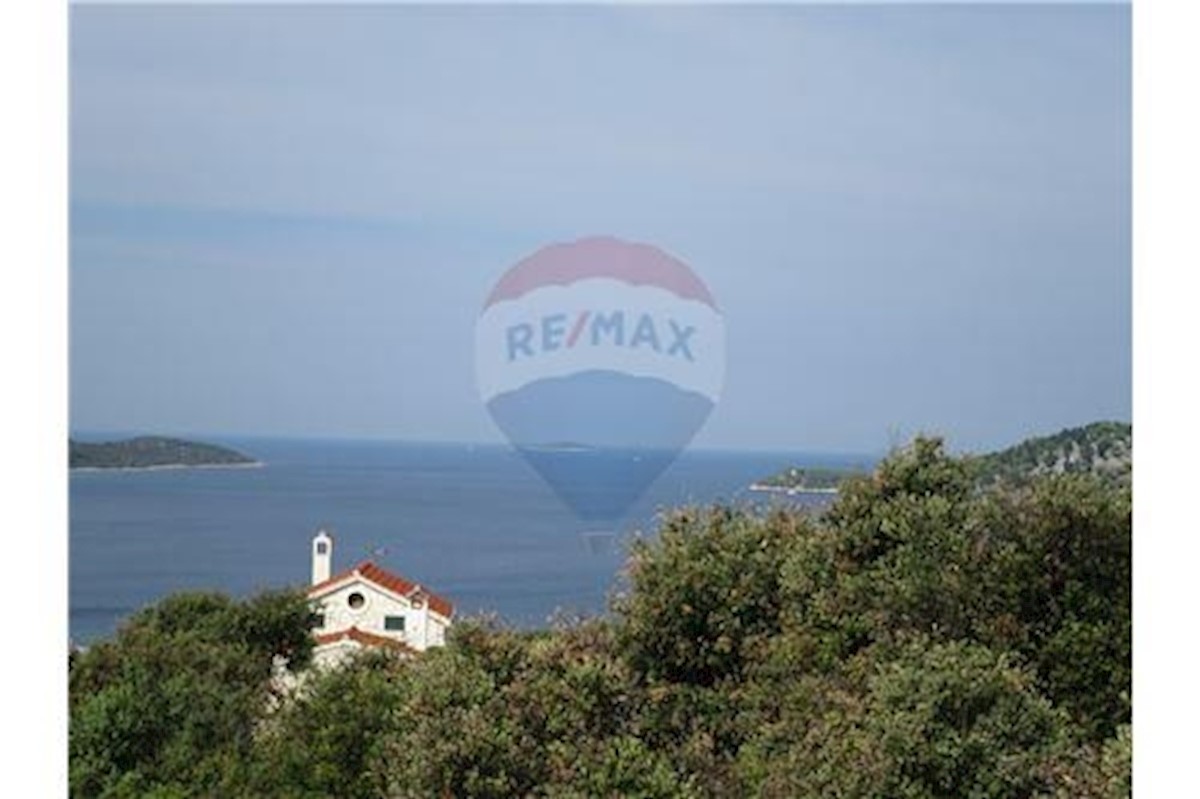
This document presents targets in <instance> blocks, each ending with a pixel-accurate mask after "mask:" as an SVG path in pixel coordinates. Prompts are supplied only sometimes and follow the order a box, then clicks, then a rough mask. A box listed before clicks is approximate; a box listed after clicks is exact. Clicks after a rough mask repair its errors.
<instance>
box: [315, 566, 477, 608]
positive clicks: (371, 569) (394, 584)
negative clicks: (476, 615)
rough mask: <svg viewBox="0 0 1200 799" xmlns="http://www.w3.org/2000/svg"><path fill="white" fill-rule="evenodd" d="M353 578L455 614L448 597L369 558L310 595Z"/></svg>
mask: <svg viewBox="0 0 1200 799" xmlns="http://www.w3.org/2000/svg"><path fill="white" fill-rule="evenodd" d="M353 578H358V579H362V580H365V581H366V582H368V583H372V584H373V585H376V586H378V587H380V588H383V589H386V590H388V591H391V592H392V593H393V594H397V595H399V596H402V597H404V598H405V599H407V600H409V601H410V602H419V601H422V600H424V601H425V602H428V603H429V609H430V610H432V611H433V612H434V613H437V614H440V615H442V616H445V617H446V618H447V619H448V618H450V617H451V616H453V615H454V604H453V603H452V602H450V601H449V600H448V599H445V598H444V597H440V596H438V595H437V594H435V593H433V592H432V591H429V590H427V589H425V588H424V587H422V586H421V585H420V584H418V583H414V582H412V581H411V580H406V579H405V578H403V577H401V576H400V575H398V574H393V573H392V572H389V571H388V570H386V569H382V568H380V567H379V566H377V565H375V563H374V562H372V561H369V560H367V561H363V562H362V563H360V564H358V565H357V566H355V567H353V568H351V569H347V570H346V571H343V572H339V573H338V574H335V575H333V576H332V577H330V578H329V579H328V580H325V581H323V582H320V583H317V584H316V585H314V586H312V587H311V588H309V589H308V596H309V597H314V598H315V597H318V596H322V595H324V594H326V593H329V592H330V591H331V590H333V589H334V588H337V587H340V584H341V583H343V582H346V581H347V580H350V579H353Z"/></svg>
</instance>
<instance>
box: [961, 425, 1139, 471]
mask: <svg viewBox="0 0 1200 799" xmlns="http://www.w3.org/2000/svg"><path fill="white" fill-rule="evenodd" d="M974 468H975V469H976V471H977V475H978V479H979V480H980V482H982V483H985V484H991V483H997V482H1009V483H1012V482H1024V481H1028V480H1029V479H1030V478H1032V477H1038V476H1041V475H1046V474H1063V473H1080V472H1086V473H1090V474H1095V475H1098V476H1099V477H1101V478H1103V479H1105V480H1108V481H1111V482H1113V483H1116V484H1122V485H1129V484H1130V481H1131V479H1132V476H1133V426H1132V425H1130V424H1127V423H1125V422H1093V423H1091V424H1089V425H1084V426H1083V427H1072V428H1070V429H1067V430H1061V431H1059V432H1058V433H1055V434H1054V435H1051V436H1041V437H1038V438H1030V439H1027V440H1025V441H1022V442H1021V443H1020V444H1017V445H1016V446H1013V447H1009V448H1008V449H1006V450H1002V451H1000V452H993V453H990V454H987V455H982V456H980V457H978V458H976V459H975V464H974Z"/></svg>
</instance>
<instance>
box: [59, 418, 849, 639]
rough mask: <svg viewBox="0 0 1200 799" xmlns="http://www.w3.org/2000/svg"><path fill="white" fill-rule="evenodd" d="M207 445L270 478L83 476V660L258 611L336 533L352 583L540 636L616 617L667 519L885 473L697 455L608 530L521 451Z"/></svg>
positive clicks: (788, 457)
mask: <svg viewBox="0 0 1200 799" xmlns="http://www.w3.org/2000/svg"><path fill="white" fill-rule="evenodd" d="M206 440H210V441H214V443H222V444H226V445H229V446H233V447H235V448H237V449H239V450H241V451H243V452H246V453H247V454H250V455H252V456H253V457H255V458H257V459H259V460H261V461H263V462H264V464H265V465H264V466H263V467H262V468H256V469H188V470H163V471H121V472H118V471H113V472H103V471H101V472H93V471H74V472H72V473H71V476H70V539H69V552H70V555H69V560H70V575H69V585H70V625H69V627H70V635H71V637H72V639H73V640H74V641H75V642H76V643H81V644H86V643H89V642H92V641H95V640H96V639H98V638H102V637H106V636H108V635H111V634H112V633H113V631H114V630H115V629H116V627H117V625H118V624H119V622H120V620H121V619H122V618H124V617H125V616H127V615H128V614H130V613H131V612H133V611H135V610H137V609H138V608H140V607H143V606H145V605H147V604H149V603H152V602H154V601H156V600H158V599H160V598H161V597H163V596H165V595H167V594H170V593H173V592H176V591H181V590H199V589H203V590H217V591H224V592H228V593H231V594H234V595H237V596H245V595H248V594H251V593H253V592H255V591H258V590H262V589H266V588H278V587H282V586H287V585H304V584H306V583H307V582H308V579H309V575H310V568H311V567H310V561H309V542H310V540H311V538H312V536H313V534H314V533H315V531H316V529H317V528H318V527H319V526H326V527H327V529H329V530H331V531H332V533H333V535H334V538H335V545H334V568H335V570H338V569H342V568H346V567H349V566H351V565H353V564H355V563H357V562H359V561H361V560H365V559H368V558H371V559H374V560H375V561H376V562H378V563H379V564H380V565H382V566H384V567H385V568H388V569H390V570H392V571H395V572H397V573H399V574H402V575H404V576H406V577H408V578H410V579H413V580H416V581H418V582H420V583H421V584H423V585H426V586H428V587H429V588H430V589H431V590H434V591H436V592H438V593H441V594H443V595H444V596H446V597H448V598H449V599H451V600H452V601H453V602H454V603H455V605H456V606H457V609H458V612H459V613H460V614H475V613H480V612H494V613H497V614H499V616H500V617H501V618H502V619H504V620H505V621H507V622H508V623H511V624H514V625H517V626H521V627H533V626H540V625H544V624H545V623H546V622H547V621H548V619H549V618H550V617H552V616H553V615H554V614H555V613H557V612H566V613H585V614H595V613H601V612H603V611H604V609H605V608H606V606H607V600H608V597H609V595H610V593H611V592H612V591H613V590H614V589H617V588H618V586H619V584H620V572H621V568H622V565H623V562H624V552H625V546H624V542H625V541H627V540H628V537H629V536H630V535H632V534H635V533H637V532H642V533H645V534H653V530H654V517H655V513H656V511H657V510H659V509H662V508H665V507H671V506H676V505H680V504H684V503H708V502H715V501H724V502H754V503H756V504H766V503H769V502H773V501H775V502H778V501H791V502H803V503H808V504H819V503H822V502H826V501H828V497H827V496H822V495H809V496H807V497H801V498H793V499H789V500H780V499H778V498H777V497H776V496H774V495H772V496H769V497H768V496H764V495H761V494H753V493H751V492H749V491H748V490H747V487H748V486H749V484H750V483H751V482H753V481H754V480H755V479H757V478H760V477H763V476H765V475H768V474H771V473H773V472H776V471H778V470H780V469H782V468H785V467H787V466H791V465H795V464H807V465H827V466H838V465H866V464H868V463H869V459H868V458H863V457H853V456H837V455H814V454H811V453H809V454H804V453H777V452H772V453H763V452H753V453H751V452H740V453H739V452H718V451H698V450H697V451H685V452H684V453H683V454H682V455H681V456H680V457H679V459H678V460H676V461H675V463H674V464H673V465H671V466H670V467H669V468H668V469H667V470H666V471H665V472H664V473H663V474H662V475H661V476H660V477H659V478H658V479H657V480H656V481H655V482H654V483H653V484H652V485H651V486H650V487H649V488H648V489H647V491H646V492H645V494H644V495H643V496H642V497H641V499H640V500H639V501H638V502H637V503H635V504H634V506H633V507H632V508H631V510H630V511H629V513H628V514H627V515H626V516H625V518H623V519H622V520H621V521H620V522H618V523H615V524H611V525H598V524H597V523H596V522H587V521H583V520H581V519H580V518H578V517H577V516H576V515H574V514H573V513H572V512H571V510H570V509H569V508H567V507H566V506H564V504H563V502H562V501H561V500H560V499H559V497H558V496H556V494H555V493H554V492H553V491H551V490H550V488H548V487H547V485H546V484H545V482H544V481H543V480H542V479H541V478H540V477H539V475H538V474H537V473H536V472H535V471H534V470H533V469H532V468H531V467H530V466H529V465H528V464H527V463H526V462H525V461H524V460H523V459H522V458H521V456H520V455H518V454H517V453H516V452H514V451H513V450H512V449H511V448H509V447H506V446H499V445H495V446H493V445H466V444H425V443H422V444H416V443H398V442H361V441H358V442H346V441H300V440H279V439H230V438H226V439H223V440H218V439H211V438H210V439H206ZM596 533H602V534H604V535H596ZM612 533H615V534H616V535H615V537H613V538H610V537H608V534H612Z"/></svg>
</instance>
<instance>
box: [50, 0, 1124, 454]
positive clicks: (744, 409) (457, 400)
mask: <svg viewBox="0 0 1200 799" xmlns="http://www.w3.org/2000/svg"><path fill="white" fill-rule="evenodd" d="M71 16H72V29H71V114H72V116H71V178H72V186H71V206H72V207H71V211H72V220H71V273H70V278H71V297H70V300H71V311H70V316H71V373H70V374H71V424H72V427H73V428H75V429H100V430H104V429H110V430H144V431H148V432H193V433H195V432H210V433H261V434H295V435H345V436H380V437H389V438H395V437H408V438H426V439H455V440H499V433H498V432H497V430H496V428H495V427H494V426H493V424H492V422H491V420H490V418H489V417H488V415H487V413H486V411H485V409H484V407H483V405H482V403H481V402H480V400H479V398H478V395H477V393H476V390H475V377H474V366H473V364H474V360H473V358H474V356H473V351H472V348H473V345H474V339H473V336H474V321H475V317H476V315H477V314H478V312H479V309H480V307H481V305H482V303H483V301H484V298H485V297H486V295H487V293H488V290H489V289H490V287H491V285H492V283H493V282H494V281H495V280H496V279H497V278H498V277H499V276H500V275H501V274H502V273H503V272H504V271H505V270H506V269H507V268H508V267H509V266H511V265H512V264H513V263H515V262H516V261H517V260H519V259H520V258H522V257H524V256H525V255H527V254H529V253H530V252H532V251H533V250H535V249H537V248H538V247H540V246H542V245H543V244H546V243H549V242H553V241H560V240H570V239H575V238H579V237H582V236H586V235H592V234H610V235H615V236H619V237H621V238H625V239H632V240H640V241H647V242H650V243H653V244H656V245H657V246H659V247H662V248H663V249H665V250H667V251H669V252H671V253H673V254H675V255H676V256H678V257H680V258H682V259H683V260H685V261H687V262H688V263H689V264H690V265H691V266H692V268H693V269H694V270H695V271H696V272H697V273H698V274H699V275H700V276H701V277H702V278H703V279H704V280H705V282H706V283H707V284H708V286H709V288H710V289H711V290H712V293H713V295H714V296H715V297H716V298H717V301H718V303H719V304H720V306H721V309H722V311H723V313H724V315H725V321H726V328H727V331H728V344H727V376H726V385H725V390H724V393H723V397H722V400H721V402H720V404H718V406H717V407H716V410H715V411H714V412H713V414H712V416H711V418H710V419H709V422H708V425H707V427H706V428H705V429H704V430H703V431H702V432H701V434H700V435H699V436H698V438H697V440H696V442H695V443H696V445H698V446H711V447H751V448H781V449H782V448H786V449H808V450H841V451H876V450H880V449H882V448H884V447H886V446H887V444H888V443H889V440H890V439H891V438H892V437H894V436H897V435H899V436H904V437H907V436H908V435H911V434H912V433H913V432H916V431H918V430H930V431H937V432H942V433H945V434H946V435H947V436H948V437H949V438H950V441H951V443H952V445H954V446H956V447H959V448H980V447H992V446H997V445H1002V444H1005V443H1008V442H1011V441H1013V440H1016V439H1018V438H1020V437H1023V436H1025V435H1027V434H1029V433H1033V432H1050V431H1054V430H1057V429H1058V428H1060V427H1064V426H1068V425H1073V424H1078V423H1082V422H1086V421H1090V420H1093V419H1097V418H1124V419H1128V418H1129V416H1130V381H1131V377H1130V360H1131V346H1130V249H1129V248H1130V227H1129V211H1130V198H1129V192H1130V154H1129V147H1130V97H1129V94H1130V74H1129V71H1130V52H1129V49H1130V48H1129V9H1128V7H1127V6H1094V7H1087V6H1073V7H1063V6H1058V7H1055V6H1022V7H1000V8H997V7H937V6H912V7H906V6H899V7H879V6H875V7H868V6H850V7H840V8H839V7H803V6H802V7H794V8H780V7H770V8H754V9H729V8H702V7H697V8H650V7H640V8H639V7H592V8H565V7H560V8H554V7H541V8H538V7H519V8H492V7H470V8H458V9H428V8H416V7H386V8H385V7H370V6H366V7H357V8H342V9H337V8H332V7H288V8H280V7H276V8H269V7H267V8H264V7H258V8H231V7H191V8H164V7H146V6H142V7H138V6H131V7H93V6H84V7H79V6H77V7H75V8H74V9H73V10H72V15H71Z"/></svg>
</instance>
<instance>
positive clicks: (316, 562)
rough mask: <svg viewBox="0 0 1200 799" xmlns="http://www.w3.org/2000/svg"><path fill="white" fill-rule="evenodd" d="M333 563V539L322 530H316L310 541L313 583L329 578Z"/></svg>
mask: <svg viewBox="0 0 1200 799" xmlns="http://www.w3.org/2000/svg"><path fill="white" fill-rule="evenodd" d="M332 564H333V539H332V538H330V537H329V533H327V532H325V531H324V530H318V531H317V535H316V537H315V538H313V543H312V581H313V585H316V584H317V583H323V582H325V581H326V580H328V579H329V575H330V574H331V569H330V567H331V565H332Z"/></svg>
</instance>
